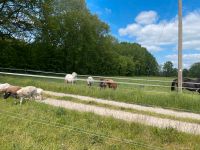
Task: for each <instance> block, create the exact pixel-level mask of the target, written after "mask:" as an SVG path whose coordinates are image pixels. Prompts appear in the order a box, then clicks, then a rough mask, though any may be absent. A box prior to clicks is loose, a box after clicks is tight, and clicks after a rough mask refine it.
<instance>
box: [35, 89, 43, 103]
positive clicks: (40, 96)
mask: <svg viewBox="0 0 200 150" xmlns="http://www.w3.org/2000/svg"><path fill="white" fill-rule="evenodd" d="M43 92H44V90H43V89H41V88H37V91H36V98H37V99H39V100H42V99H43Z"/></svg>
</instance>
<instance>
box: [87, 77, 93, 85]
mask: <svg viewBox="0 0 200 150" xmlns="http://www.w3.org/2000/svg"><path fill="white" fill-rule="evenodd" d="M93 83H94V79H93V78H92V77H91V76H90V77H88V78H87V84H88V86H89V87H90V86H92V84H93Z"/></svg>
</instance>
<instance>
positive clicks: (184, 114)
mask: <svg viewBox="0 0 200 150" xmlns="http://www.w3.org/2000/svg"><path fill="white" fill-rule="evenodd" d="M45 93H46V94H49V95H53V96H59V97H64V96H68V97H73V98H77V99H79V100H83V101H93V102H97V103H101V104H108V105H112V106H117V107H122V108H130V109H135V110H139V111H146V112H153V113H157V114H162V115H169V116H173V117H178V118H189V119H195V120H200V114H195V113H189V112H179V111H174V110H170V109H163V108H158V107H147V106H141V105H136V104H128V103H123V102H116V101H111V100H105V99H99V98H93V97H88V96H80V95H73V94H65V93H57V92H51V91H45Z"/></svg>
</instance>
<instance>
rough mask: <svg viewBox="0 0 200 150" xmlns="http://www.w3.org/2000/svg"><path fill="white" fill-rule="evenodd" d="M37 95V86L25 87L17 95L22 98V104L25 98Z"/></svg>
mask: <svg viewBox="0 0 200 150" xmlns="http://www.w3.org/2000/svg"><path fill="white" fill-rule="evenodd" d="M36 95H37V88H36V87H34V86H27V87H23V88H21V89H20V90H18V91H17V96H18V97H19V98H20V105H21V104H22V102H23V99H24V98H28V99H33V98H35V96H36Z"/></svg>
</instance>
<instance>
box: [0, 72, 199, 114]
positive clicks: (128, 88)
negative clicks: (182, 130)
mask: <svg viewBox="0 0 200 150" xmlns="http://www.w3.org/2000/svg"><path fill="white" fill-rule="evenodd" d="M132 79H138V77H133V78H130V80H123V81H122V80H119V79H118V80H116V79H115V81H119V82H128V83H136V82H138V83H140V84H149V83H147V81H134V80H132ZM140 79H148V80H162V81H170V80H172V78H160V77H158V78H157V77H143V78H140ZM98 80H99V79H98ZM5 82H8V83H10V84H13V85H19V86H27V85H33V86H37V87H41V88H43V89H45V90H50V91H55V92H63V93H71V94H78V95H84V96H92V97H97V98H104V99H110V100H115V101H122V102H127V103H134V104H141V105H151V106H157V107H164V108H171V109H178V110H179V109H183V110H185V111H191V112H196V113H200V95H199V94H197V93H193V92H187V91H184V93H183V94H177V92H171V91H170V87H168V88H166V87H145V86H141V85H140V86H136V85H129V84H119V85H118V88H117V90H112V89H105V90H103V89H101V90H100V88H99V86H98V83H95V85H93V86H92V87H91V88H89V87H88V86H87V84H86V81H77V82H76V84H74V85H71V84H65V83H64V79H63V80H60V79H47V78H35V77H21V76H8V75H0V83H5ZM152 84H161V85H166V86H170V84H171V83H170V82H169V83H168V82H164V83H155V82H154V83H152Z"/></svg>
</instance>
